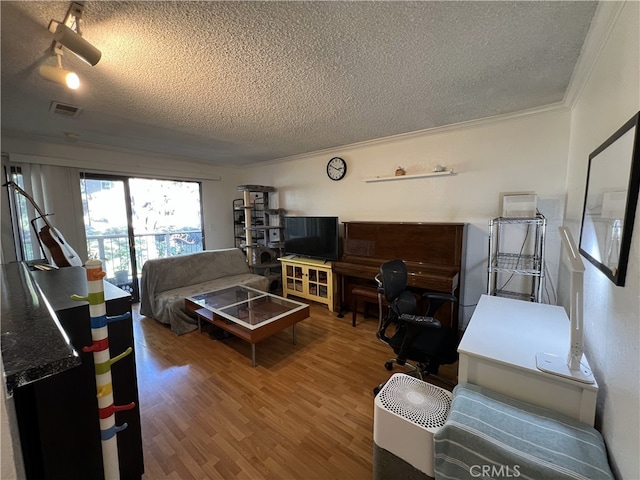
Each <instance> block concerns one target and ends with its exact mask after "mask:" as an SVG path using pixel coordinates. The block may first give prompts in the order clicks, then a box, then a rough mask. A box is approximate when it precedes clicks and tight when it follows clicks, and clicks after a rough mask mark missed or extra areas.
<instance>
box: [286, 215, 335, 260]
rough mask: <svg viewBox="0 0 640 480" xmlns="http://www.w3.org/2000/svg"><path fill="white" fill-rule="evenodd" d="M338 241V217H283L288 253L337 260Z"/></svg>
mask: <svg viewBox="0 0 640 480" xmlns="http://www.w3.org/2000/svg"><path fill="white" fill-rule="evenodd" d="M339 243H340V241H339V229H338V217H284V250H285V252H286V253H287V254H288V255H301V256H304V257H311V258H322V259H325V260H337V259H338V258H340V253H339Z"/></svg>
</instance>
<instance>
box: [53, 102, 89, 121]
mask: <svg viewBox="0 0 640 480" xmlns="http://www.w3.org/2000/svg"><path fill="white" fill-rule="evenodd" d="M49 111H50V112H51V113H53V114H54V115H60V116H61V117H66V118H76V117H77V116H78V115H80V112H82V107H75V106H73V105H67V104H66V103H60V102H51V108H50V109H49Z"/></svg>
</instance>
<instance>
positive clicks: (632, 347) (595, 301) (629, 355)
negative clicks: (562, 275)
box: [566, 2, 640, 479]
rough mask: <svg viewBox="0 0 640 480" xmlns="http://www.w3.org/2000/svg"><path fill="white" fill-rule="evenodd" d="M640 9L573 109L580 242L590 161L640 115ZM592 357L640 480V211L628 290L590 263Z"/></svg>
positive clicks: (620, 472) (625, 454)
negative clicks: (605, 142)
mask: <svg viewBox="0 0 640 480" xmlns="http://www.w3.org/2000/svg"><path fill="white" fill-rule="evenodd" d="M639 32H640V3H638V2H628V3H627V4H625V5H624V7H623V8H622V11H621V12H620V14H619V16H618V17H617V20H616V22H615V23H614V24H613V28H612V30H611V32H610V35H609V37H608V40H607V41H606V43H605V45H604V48H603V49H602V52H601V54H600V56H599V57H598V59H597V61H596V63H595V66H594V68H593V69H592V71H591V73H590V75H589V76H588V80H587V82H586V84H585V86H584V88H583V90H582V92H581V94H580V96H579V98H578V100H577V102H576V104H575V107H574V108H573V111H572V115H571V142H570V148H569V165H568V172H569V173H568V175H567V210H566V218H567V224H568V225H570V226H571V228H572V232H573V235H574V237H575V238H576V239H577V238H579V237H578V236H579V234H580V220H581V215H582V203H583V201H584V190H585V183H586V176H587V168H588V158H589V154H590V153H591V152H592V151H593V150H595V149H596V148H597V147H598V146H599V145H600V144H601V143H602V142H604V141H605V140H606V139H607V138H608V137H609V136H611V135H612V134H613V133H614V132H615V131H616V130H617V129H618V128H620V127H621V126H622V125H623V124H624V123H625V122H626V121H627V120H629V119H630V118H631V117H632V116H633V115H634V114H635V113H636V112H638V110H640V73H639V72H640V65H639V58H640V33H639ZM585 265H586V272H585V276H584V296H585V306H584V331H585V345H586V354H587V358H588V359H589V362H590V364H591V366H592V368H593V369H594V373H595V376H596V379H597V380H598V383H599V386H600V391H599V395H598V408H597V425H598V426H599V429H600V430H601V431H602V433H603V435H604V438H605V441H606V443H607V447H608V449H609V455H610V458H611V464H612V467H613V469H614V471H615V473H616V476H617V477H618V478H625V479H638V478H640V463H639V457H640V455H639V454H640V353H639V343H640V327H639V324H640V211H638V212H636V220H635V226H634V229H633V237H632V240H631V252H630V255H629V265H628V270H627V277H626V284H625V286H624V287H617V286H615V285H614V284H613V283H612V282H611V281H609V280H608V279H607V278H606V277H605V276H604V275H603V274H602V273H600V272H599V271H598V270H597V269H596V268H595V267H594V266H592V265H591V264H590V263H589V262H586V261H585Z"/></svg>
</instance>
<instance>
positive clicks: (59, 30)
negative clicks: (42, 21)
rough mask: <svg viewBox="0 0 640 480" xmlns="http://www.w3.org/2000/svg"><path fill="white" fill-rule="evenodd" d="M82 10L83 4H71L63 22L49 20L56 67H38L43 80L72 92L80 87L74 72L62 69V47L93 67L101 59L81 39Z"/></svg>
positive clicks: (91, 46) (94, 48)
mask: <svg viewBox="0 0 640 480" xmlns="http://www.w3.org/2000/svg"><path fill="white" fill-rule="evenodd" d="M83 10H84V2H82V3H79V2H71V5H70V6H69V10H68V11H67V14H66V15H65V17H64V21H62V22H57V21H55V20H51V22H50V23H49V31H50V32H52V33H53V34H54V35H53V38H54V40H53V44H52V46H51V50H52V51H53V54H54V55H55V56H56V58H57V59H58V66H57V67H52V66H51V65H42V66H41V67H40V75H41V76H42V77H43V78H45V79H47V80H49V81H52V82H56V83H60V84H62V85H66V86H67V87H69V88H71V89H73V90H75V89H77V88H78V87H79V86H80V79H79V78H78V75H76V74H75V73H74V72H70V71H68V70H64V69H63V68H62V55H63V53H64V52H63V51H62V47H65V48H67V49H68V50H69V51H71V52H73V53H74V54H76V55H77V56H78V58H80V59H82V60H84V61H85V62H87V63H88V64H89V65H95V64H96V63H98V62H99V61H100V57H102V53H101V52H100V50H98V49H97V48H96V47H94V46H93V45H91V44H90V43H89V42H87V41H86V40H85V39H84V38H82V35H81V33H80V18H81V17H82V12H83Z"/></svg>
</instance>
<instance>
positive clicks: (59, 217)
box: [9, 159, 87, 263]
mask: <svg viewBox="0 0 640 480" xmlns="http://www.w3.org/2000/svg"><path fill="white" fill-rule="evenodd" d="M9 160H10V159H9ZM9 164H10V165H13V166H19V167H20V170H21V171H22V175H23V178H24V187H25V188H24V190H25V191H26V192H27V193H29V194H30V195H31V196H32V197H33V199H34V201H35V203H36V204H37V205H38V206H39V207H40V209H41V210H42V211H43V212H44V213H46V214H49V215H48V216H47V220H48V221H49V223H50V224H51V225H52V226H53V227H55V228H56V230H58V231H59V232H60V234H61V235H62V236H63V238H64V240H65V241H66V243H67V244H68V245H69V246H71V248H73V250H75V252H76V253H77V254H78V256H79V257H80V259H81V260H82V263H84V262H85V261H86V260H87V237H86V234H85V229H84V218H83V211H82V195H81V192H80V172H79V170H78V169H76V168H71V167H60V166H56V165H40V164H35V163H11V162H10V163H9ZM34 216H35V215H34ZM30 218H33V217H30ZM39 225H40V226H42V223H41V222H40V223H39Z"/></svg>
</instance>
